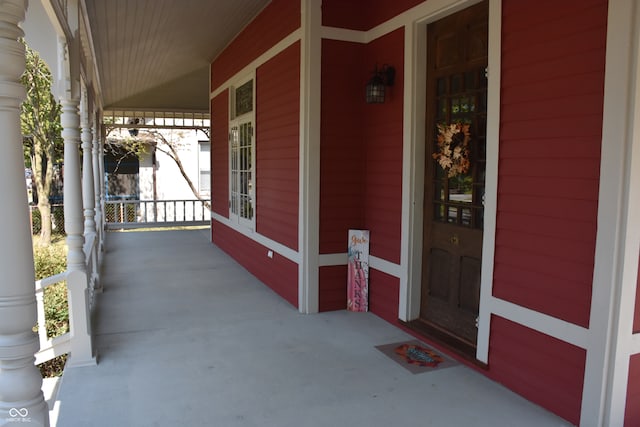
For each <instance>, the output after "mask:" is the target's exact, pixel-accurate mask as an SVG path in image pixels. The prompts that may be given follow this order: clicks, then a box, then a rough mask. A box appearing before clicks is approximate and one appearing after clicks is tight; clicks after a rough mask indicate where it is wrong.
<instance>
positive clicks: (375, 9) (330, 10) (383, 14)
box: [322, 0, 424, 31]
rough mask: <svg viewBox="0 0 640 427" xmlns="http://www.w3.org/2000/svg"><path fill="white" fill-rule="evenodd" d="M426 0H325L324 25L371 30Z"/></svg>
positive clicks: (323, 9)
mask: <svg viewBox="0 0 640 427" xmlns="http://www.w3.org/2000/svg"><path fill="white" fill-rule="evenodd" d="M423 1H424V0H394V1H389V0H323V1H322V25H326V26H329V27H338V28H348V29H351V30H362V31H364V30H369V29H371V28H373V27H375V26H377V25H379V24H382V23H383V22H385V21H388V20H389V19H391V18H393V17H395V16H396V15H399V14H400V13H402V12H404V11H406V10H408V9H410V8H412V7H414V6H416V5H418V4H420V3H422V2H423Z"/></svg>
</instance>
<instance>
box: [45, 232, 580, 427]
mask: <svg viewBox="0 0 640 427" xmlns="http://www.w3.org/2000/svg"><path fill="white" fill-rule="evenodd" d="M107 237H108V238H107V239H106V248H105V250H106V252H105V260H104V274H103V276H102V283H103V289H104V291H103V293H102V294H100V295H99V296H98V304H97V307H96V312H95V317H94V319H93V320H94V323H93V324H94V327H95V347H96V350H97V352H98V354H99V363H98V364H97V365H94V366H86V367H74V368H67V369H66V370H65V373H64V376H63V379H62V382H61V384H60V387H59V391H58V394H57V398H56V402H55V410H54V413H52V417H51V418H52V421H54V420H55V418H56V417H57V419H58V422H57V425H59V426H75V425H84V426H114V425H118V426H151V425H193V426H196V425H219V426H228V427H232V426H265V427H266V426H278V427H285V426H318V425H336V426H342V425H353V426H364V425H411V424H414V423H415V422H416V421H417V420H418V419H420V423H421V425H433V426H444V425H448V426H465V425H474V426H499V425H514V423H517V424H518V425H519V426H537V427H541V426H560V425H568V424H566V422H565V421H563V420H562V419H560V418H558V417H556V416H555V415H553V414H551V413H549V412H547V411H546V410H544V409H542V408H540V407H538V406H536V405H535V404H533V403H531V402H528V401H527V400H525V399H524V398H522V397H520V396H518V395H516V394H514V393H513V392H511V391H509V390H507V389H506V388H504V387H502V386H501V385H499V384H497V383H495V382H493V381H491V380H489V379H488V378H486V377H485V376H483V375H482V374H480V373H478V372H475V371H474V370H473V369H470V368H468V367H466V366H464V365H462V364H457V365H455V366H452V367H449V368H446V369H439V370H436V371H433V372H428V373H419V374H413V373H411V372H410V371H408V370H407V369H405V368H404V367H402V366H401V365H399V364H398V363H397V362H395V361H393V360H392V359H390V358H389V357H387V356H386V355H385V354H383V353H382V352H380V351H378V350H377V349H376V346H379V345H384V344H389V343H397V342H402V341H407V340H411V339H413V337H411V336H409V335H408V334H406V333H405V332H403V331H402V330H400V329H398V328H396V327H394V326H392V325H390V324H389V323H388V322H386V321H384V320H382V319H380V318H379V317H377V316H375V315H373V314H371V313H350V312H347V311H334V312H328V313H321V314H318V315H314V316H305V315H301V314H300V313H299V312H298V310H296V309H295V308H294V307H292V306H291V305H289V304H288V303H287V302H285V301H284V300H283V299H282V298H280V297H279V296H277V295H276V294H275V293H273V292H272V291H271V290H270V289H269V288H268V287H267V286H266V285H264V284H262V283H261V282H260V281H258V280H257V279H256V278H255V277H254V276H252V275H251V274H249V273H248V272H247V271H246V270H245V269H244V268H242V267H241V266H240V265H239V264H237V263H236V262H235V261H234V260H232V259H231V258H230V257H229V256H228V255H227V254H225V253H224V252H223V251H221V250H220V249H219V248H217V247H216V246H215V245H212V244H211V243H210V237H209V230H208V229H200V230H189V231H163V232H126V233H109V234H108V236H107ZM114 266H117V268H114ZM56 412H57V414H56ZM418 414H419V418H417V417H418Z"/></svg>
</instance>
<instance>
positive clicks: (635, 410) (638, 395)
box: [624, 354, 640, 427]
mask: <svg viewBox="0 0 640 427" xmlns="http://www.w3.org/2000/svg"><path fill="white" fill-rule="evenodd" d="M639 402H640V354H636V355H635V356H631V360H630V361H629V382H628V385H627V407H626V410H625V414H624V426H625V427H637V426H639V425H640V404H638V403H639Z"/></svg>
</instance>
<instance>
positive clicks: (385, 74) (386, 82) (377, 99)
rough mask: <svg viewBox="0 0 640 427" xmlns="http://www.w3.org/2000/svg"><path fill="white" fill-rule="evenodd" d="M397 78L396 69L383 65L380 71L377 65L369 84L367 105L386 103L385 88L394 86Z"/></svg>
mask: <svg viewBox="0 0 640 427" xmlns="http://www.w3.org/2000/svg"><path fill="white" fill-rule="evenodd" d="M395 78H396V69H395V68H393V67H391V66H389V65H386V64H385V65H383V66H382V69H380V70H378V66H377V65H376V68H375V70H374V71H373V77H371V80H369V83H367V104H382V103H384V92H385V86H393V81H394V80H395Z"/></svg>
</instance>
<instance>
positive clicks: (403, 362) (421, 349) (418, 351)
mask: <svg viewBox="0 0 640 427" xmlns="http://www.w3.org/2000/svg"><path fill="white" fill-rule="evenodd" d="M376 348H377V349H378V350H379V351H381V352H382V353H383V354H384V355H385V356H387V357H389V358H390V359H392V360H393V361H395V362H396V363H398V364H399V365H400V366H402V367H403V368H405V369H406V370H407V371H409V372H411V373H412V374H422V373H424V372H432V371H436V370H438V369H446V368H451V367H452V366H457V365H458V364H459V363H458V362H456V361H455V360H453V359H450V358H448V357H446V356H445V355H444V354H442V352H441V351H438V350H435V349H433V348H431V347H429V346H428V345H425V344H423V343H421V342H420V341H417V340H413V341H402V342H397V343H392V344H385V345H378V346H376Z"/></svg>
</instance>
